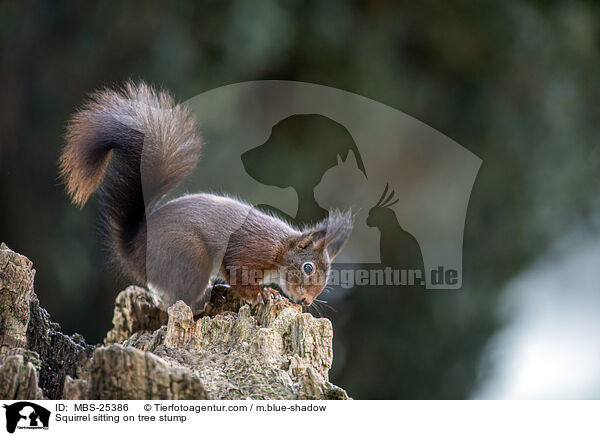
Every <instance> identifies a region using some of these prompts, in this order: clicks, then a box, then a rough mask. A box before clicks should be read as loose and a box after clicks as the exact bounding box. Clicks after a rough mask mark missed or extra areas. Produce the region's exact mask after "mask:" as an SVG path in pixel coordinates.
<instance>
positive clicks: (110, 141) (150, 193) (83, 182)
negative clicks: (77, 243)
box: [59, 82, 202, 275]
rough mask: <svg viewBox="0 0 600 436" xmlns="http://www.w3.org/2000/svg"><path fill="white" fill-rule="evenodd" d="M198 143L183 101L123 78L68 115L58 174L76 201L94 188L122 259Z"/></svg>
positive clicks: (185, 171)
mask: <svg viewBox="0 0 600 436" xmlns="http://www.w3.org/2000/svg"><path fill="white" fill-rule="evenodd" d="M201 145H202V142H201V140H200V137H199V135H198V133H197V130H196V124H195V121H194V118H193V117H192V115H191V114H190V112H189V111H188V110H187V109H186V108H184V107H182V106H180V105H177V104H175V102H174V101H173V98H172V97H171V96H170V95H169V94H168V93H167V92H163V91H160V92H158V91H156V90H154V89H153V88H152V87H150V86H148V85H147V84H145V83H138V84H135V83H133V82H127V83H126V84H125V85H124V86H123V87H122V88H121V89H104V90H101V91H99V92H96V93H93V94H92V95H91V96H90V99H89V100H88V102H87V103H86V104H85V105H84V106H83V108H82V109H81V110H80V111H78V112H77V113H76V114H75V115H74V117H73V118H72V120H71V121H70V122H69V124H68V129H67V135H66V145H65V147H64V149H63V152H62V155H61V157H60V162H59V163H60V176H61V178H62V179H63V181H64V182H65V184H66V187H67V191H68V193H69V195H70V196H71V197H72V199H73V202H74V203H75V204H76V205H78V206H79V207H82V206H83V205H84V204H85V203H86V202H87V201H88V199H89V197H90V196H91V195H92V194H93V193H94V192H95V191H98V196H99V201H100V210H101V213H102V217H103V224H104V227H105V230H106V233H107V237H108V242H109V246H110V248H111V251H112V252H113V254H114V255H115V256H116V257H117V258H118V259H119V260H120V263H121V264H122V265H123V266H125V265H127V264H130V262H131V261H132V259H131V257H132V255H133V253H132V250H136V251H138V252H139V251H143V250H145V241H143V242H142V241H140V240H139V239H140V232H141V230H142V229H143V228H144V226H145V219H146V211H147V210H148V208H149V207H151V206H152V205H153V204H155V203H156V202H157V201H158V200H159V199H160V198H161V197H163V196H164V195H165V194H167V193H168V192H169V191H171V190H172V189H174V188H175V187H176V186H177V185H178V184H179V183H180V182H181V181H182V180H183V179H185V178H186V177H187V176H188V175H189V174H190V173H191V172H192V170H193V169H194V167H195V166H196V163H197V162H198V160H199V158H200V150H201ZM144 233H145V232H144ZM144 237H145V235H144ZM141 245H143V247H142V246H141ZM138 254H141V253H138ZM136 257H137V256H136ZM136 263H138V262H136ZM137 266H138V267H139V263H138V265H137ZM128 269H129V268H128ZM136 269H137V268H136ZM138 275H139V274H138Z"/></svg>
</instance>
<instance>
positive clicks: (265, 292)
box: [260, 286, 282, 301]
mask: <svg viewBox="0 0 600 436" xmlns="http://www.w3.org/2000/svg"><path fill="white" fill-rule="evenodd" d="M260 293H261V295H262V298H263V300H264V301H267V300H274V299H276V298H282V297H281V294H280V293H279V291H278V290H277V289H275V288H272V287H271V286H265V287H263V288H262V289H261V290H260Z"/></svg>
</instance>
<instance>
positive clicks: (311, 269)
mask: <svg viewBox="0 0 600 436" xmlns="http://www.w3.org/2000/svg"><path fill="white" fill-rule="evenodd" d="M302 269H303V270H304V272H305V273H306V275H311V274H312V273H313V272H314V270H315V265H314V264H313V263H312V262H306V263H305V264H304V265H302Z"/></svg>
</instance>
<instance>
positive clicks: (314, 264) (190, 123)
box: [59, 82, 352, 311]
mask: <svg viewBox="0 0 600 436" xmlns="http://www.w3.org/2000/svg"><path fill="white" fill-rule="evenodd" d="M201 148H202V141H201V138H200V136H199V134H198V132H197V127H196V123H195V120H194V118H193V116H192V115H191V114H190V112H189V111H188V110H187V109H186V108H185V107H183V106H181V105H178V104H176V103H175V102H174V100H173V98H172V97H171V96H170V95H169V94H168V93H167V92H165V91H156V90H155V89H153V88H152V87H150V86H148V85H146V84H144V83H140V84H135V83H133V82H127V83H126V84H125V85H124V86H123V88H121V89H103V90H101V91H99V92H96V93H94V94H92V95H91V96H90V99H89V100H88V102H87V103H86V104H85V105H84V106H83V108H82V109H81V110H80V111H79V112H77V113H76V114H75V115H74V117H73V118H72V120H71V121H70V122H69V124H68V128H67V135H66V144H65V147H64V149H63V151H62V155H61V157H60V162H59V165H60V175H61V178H62V179H63V181H64V182H65V185H66V188H67V192H68V193H69V195H70V196H71V197H72V199H73V202H74V203H75V204H76V205H78V206H80V207H82V206H83V205H84V204H85V203H86V202H87V201H88V199H89V198H90V196H91V195H92V194H93V193H94V192H96V193H97V195H98V200H99V208H100V212H101V216H102V224H103V229H104V232H105V234H106V240H107V243H108V246H109V250H110V253H111V258H112V260H114V261H115V263H116V264H117V265H119V266H120V268H121V270H122V272H123V273H124V274H125V275H126V276H127V277H128V278H130V279H131V280H133V281H135V282H136V283H139V284H142V285H147V286H148V287H149V288H151V289H154V290H157V291H158V292H160V293H161V294H162V296H163V298H164V299H165V301H166V302H167V303H168V304H172V303H174V302H175V301H177V300H183V301H185V302H186V303H188V304H190V305H191V306H192V309H194V310H195V311H198V310H202V309H203V304H204V303H206V301H207V300H208V298H209V295H207V293H208V292H207V287H208V284H209V280H210V277H211V275H212V274H214V273H216V272H219V271H220V272H221V273H222V275H223V276H224V278H225V279H226V280H227V281H228V283H229V285H230V286H231V288H232V289H233V291H235V292H236V293H237V294H238V295H239V296H240V297H241V298H243V299H244V300H245V301H247V302H250V303H257V302H260V301H263V300H264V299H265V298H271V297H273V296H276V292H275V291H273V290H269V289H268V288H261V286H260V282H261V280H264V279H266V278H267V277H270V276H273V273H275V274H276V276H277V281H279V284H280V287H281V290H282V291H283V293H284V294H285V295H287V296H288V297H289V298H290V299H291V300H292V301H294V302H296V303H301V304H304V305H309V304H311V303H312V301H313V300H314V299H315V298H316V297H317V296H318V295H319V294H320V293H321V292H322V291H323V289H324V287H325V285H326V282H327V275H328V273H329V268H330V264H331V261H332V260H333V258H334V257H335V256H336V255H337V254H338V253H339V252H340V251H341V249H342V247H343V245H344V243H345V242H346V240H347V239H348V237H349V236H350V233H351V231H352V215H351V213H350V212H349V211H348V212H345V213H342V212H339V211H332V212H330V214H329V217H328V218H326V219H325V220H323V221H321V222H319V223H317V224H314V225H312V226H308V227H305V228H297V227H295V226H292V225H291V224H289V223H287V222H285V221H283V220H281V219H279V218H277V217H275V216H272V215H269V214H266V213H263V212H261V211H259V210H258V209H256V208H253V207H252V205H249V204H247V203H244V202H243V201H240V200H237V199H234V198H230V197H226V196H219V195H214V194H210V193H199V194H193V195H184V196H182V197H179V198H176V199H174V200H170V201H167V202H161V199H162V198H163V197H164V196H165V195H166V194H167V193H168V192H170V191H171V190H173V189H174V188H175V187H176V186H177V185H178V184H179V183H180V182H181V181H182V180H184V179H185V178H186V177H187V176H188V175H189V174H190V173H191V172H192V171H193V169H194V168H195V166H196V164H197V162H198V160H199V158H200V152H201Z"/></svg>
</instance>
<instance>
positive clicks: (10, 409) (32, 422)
mask: <svg viewBox="0 0 600 436" xmlns="http://www.w3.org/2000/svg"><path fill="white" fill-rule="evenodd" d="M3 407H4V408H5V409H6V412H5V413H6V431H7V432H9V433H14V432H15V430H16V429H17V428H19V429H40V428H43V429H47V428H48V424H49V421H50V411H49V410H48V409H45V408H44V407H42V406H39V405H37V404H35V403H30V402H29V401H19V402H17V403H13V404H10V405H7V404H5V405H4V406H3Z"/></svg>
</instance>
